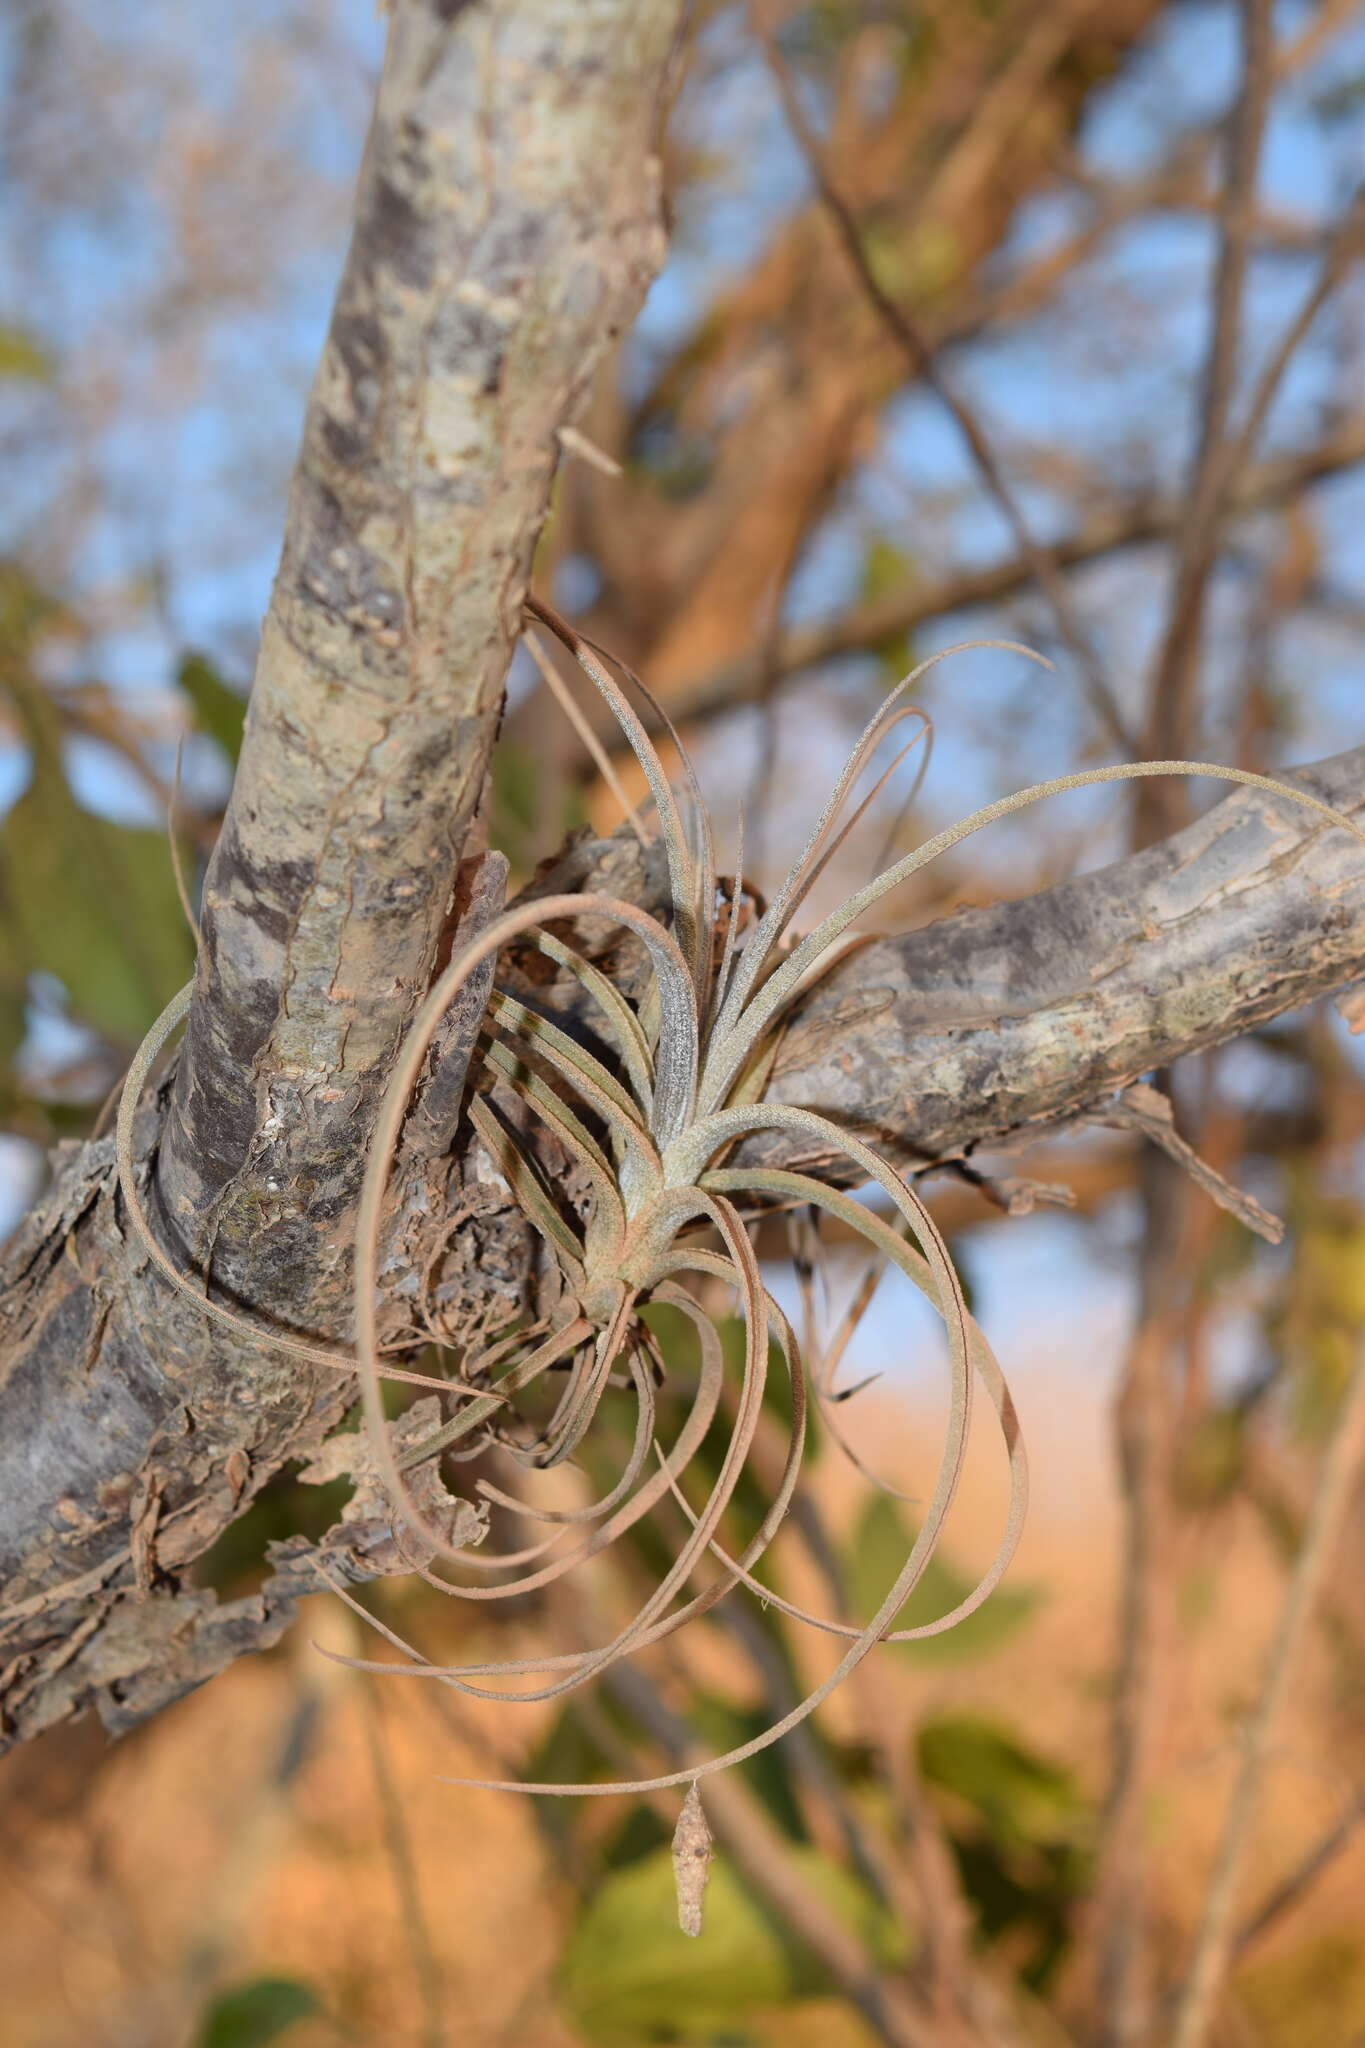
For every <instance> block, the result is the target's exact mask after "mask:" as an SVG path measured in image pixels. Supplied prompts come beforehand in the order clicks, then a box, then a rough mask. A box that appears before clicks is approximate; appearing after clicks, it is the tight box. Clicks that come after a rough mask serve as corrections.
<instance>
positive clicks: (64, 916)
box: [0, 565, 193, 1060]
mask: <svg viewBox="0 0 1365 2048" xmlns="http://www.w3.org/2000/svg"><path fill="white" fill-rule="evenodd" d="M70 623H71V622H70V621H69V620H68V619H67V617H66V615H65V614H64V613H63V611H62V610H61V608H60V607H59V606H57V605H56V604H55V603H53V602H52V601H51V600H50V599H49V598H48V597H47V596H46V594H45V593H44V592H43V591H41V590H40V589H39V588H38V587H37V586H36V585H35V584H34V583H33V582H32V580H31V579H30V578H29V577H27V576H26V575H25V574H24V572H23V571H22V570H20V569H18V568H17V567H15V566H14V565H7V566H6V567H5V568H4V570H3V572H0V698H3V701H4V705H5V708H6V709H7V710H8V712H9V714H10V716H11V719H12V721H13V725H14V727H15V729H16V730H17V732H18V735H19V737H20V738H21V740H22V741H23V743H24V745H25V748H26V751H27V754H28V763H29V776H28V784H27V787H26V788H25V789H24V791H23V793H22V794H21V795H20V796H19V798H18V799H17V801H16V802H15V803H14V804H12V805H11V807H10V809H9V810H8V811H7V812H6V814H5V816H4V818H3V820H0V927H2V928H3V936H0V1051H2V1052H3V1053H4V1054H5V1056H6V1057H7V1059H10V1060H12V1058H13V1056H14V1054H15V1052H16V1051H17V1049H18V1046H19V1044H20V1043H21V1041H22V1031H23V1009H24V1003H25V999H26V995H27V991H28V984H29V977H30V976H31V975H33V974H35V973H45V974H50V975H52V976H53V977H54V978H55V979H56V980H57V981H59V982H60V983H61V985H62V987H63V988H64V989H65V991H66V994H67V997H68V999H69V1001H70V1006H71V1010H72V1013H73V1015H74V1016H75V1017H76V1018H77V1019H79V1021H80V1022H82V1023H85V1024H88V1025H90V1026H91V1027H92V1028H93V1029H94V1030H96V1031H98V1032H99V1033H101V1034H102V1035H103V1036H104V1037H105V1038H107V1039H109V1040H111V1041H112V1042H113V1043H114V1044H116V1045H120V1046H125V1047H131V1046H133V1045H135V1044H136V1043H137V1041H138V1040H139V1039H140V1038H141V1037H142V1034H143V1032H144V1031H145V1030H146V1028H147V1026H148V1024H150V1022H151V1020H152V1018H153V1017H154V1016H155V1015H156V1013H157V1011H158V1010H159V1009H160V1008H161V1007H162V1006H163V1005H164V1004H165V1003H166V1002H167V1000H168V999H169V998H170V997H171V996H172V995H173V994H174V993H175V991H176V989H177V988H179V987H180V986H181V985H182V984H183V983H184V982H185V981H186V980H187V978H188V976H189V973H190V969H191V966H192V964H193V944H192V940H191V938H190V934H189V933H188V931H187V930H186V928H185V922H184V918H183V917H182V915H181V912H180V906H179V901H178V898H177V895H176V889H175V878H174V871H173V869H172V866H171V857H170V849H169V847H168V845H167V842H166V838H165V835H164V834H163V833H160V832H155V831H149V830H145V829H142V828H138V827H134V826H128V825H121V824H118V823H116V822H115V821H114V820H113V819H110V818H106V817H103V816H100V815H99V814H98V813H96V812H94V811H91V810H88V809H87V808H86V807H85V806H84V805H83V804H81V803H80V802H79V801H78V800H77V798H76V796H75V794H74V792H73V791H72V788H71V785H70V783H69V781H68V778H67V768H66V759H65V752H64V745H63V742H64V732H63V726H62V718H61V712H60V709H59V706H58V703H57V700H56V699H55V698H54V696H53V694H52V692H51V691H50V690H49V689H48V688H47V687H46V685H45V683H44V681H43V679H42V675H41V672H40V666H39V663H40V653H41V646H42V642H43V639H44V637H45V636H46V634H47V633H48V632H49V631H50V630H53V629H55V628H63V629H69V627H70Z"/></svg>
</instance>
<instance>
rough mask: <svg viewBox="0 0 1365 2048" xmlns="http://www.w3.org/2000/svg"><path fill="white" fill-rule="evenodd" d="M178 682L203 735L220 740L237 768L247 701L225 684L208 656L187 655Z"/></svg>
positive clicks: (220, 743)
mask: <svg viewBox="0 0 1365 2048" xmlns="http://www.w3.org/2000/svg"><path fill="white" fill-rule="evenodd" d="M175 679H176V681H177V682H178V683H179V685H180V687H181V689H182V690H183V691H184V692H185V695H186V696H187V697H188V698H189V700H190V702H191V704H192V705H193V706H194V722H195V724H196V726H197V727H198V728H199V730H200V732H204V733H207V734H208V736H209V738H210V739H211V740H217V742H218V744H219V746H220V747H221V748H222V750H223V752H224V753H225V754H226V755H227V757H228V759H229V761H231V762H232V763H233V765H234V767H235V766H236V762H237V756H238V754H239V753H240V752H241V750H242V727H243V725H244V724H245V722H246V698H245V697H243V696H241V695H240V694H239V692H238V691H236V690H234V689H232V688H230V687H229V685H228V684H227V683H225V682H224V681H223V678H222V676H221V675H220V674H219V673H218V670H217V669H216V668H215V666H214V664H213V663H212V662H211V661H210V660H209V658H208V656H207V655H206V654H187V655H185V656H184V657H183V658H182V660H181V663H180V666H179V668H178V669H177V670H176V677H175Z"/></svg>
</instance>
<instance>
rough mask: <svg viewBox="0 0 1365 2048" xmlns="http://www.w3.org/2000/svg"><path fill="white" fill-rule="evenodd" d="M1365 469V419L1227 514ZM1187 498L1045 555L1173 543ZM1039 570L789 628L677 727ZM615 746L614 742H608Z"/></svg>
mask: <svg viewBox="0 0 1365 2048" xmlns="http://www.w3.org/2000/svg"><path fill="white" fill-rule="evenodd" d="M1362 462H1365V421H1353V422H1350V423H1348V424H1346V425H1343V426H1342V427H1341V428H1340V429H1339V430H1338V431H1337V432H1335V433H1333V434H1331V435H1329V436H1328V437H1327V438H1326V439H1325V440H1323V441H1321V442H1319V443H1318V445H1317V446H1316V447H1313V448H1308V449H1302V450H1301V449H1295V450H1293V451H1292V453H1289V454H1285V455H1276V456H1271V457H1268V458H1267V459H1266V460H1265V461H1263V462H1260V463H1257V464H1255V465H1254V466H1253V467H1250V468H1248V469H1247V470H1246V471H1245V472H1244V473H1243V475H1242V477H1241V479H1240V481H1239V482H1238V483H1236V484H1234V485H1233V486H1231V487H1230V489H1229V493H1228V511H1229V513H1230V514H1233V515H1238V516H1243V517H1244V516H1245V515H1247V514H1248V513H1251V512H1259V511H1263V510H1266V509H1267V508H1269V507H1271V506H1275V505H1279V504H1283V503H1284V502H1285V501H1286V500H1287V499H1293V498H1295V497H1297V496H1298V495H1299V493H1301V492H1302V491H1304V490H1307V489H1309V488H1310V487H1311V486H1312V485H1313V484H1316V483H1320V482H1322V480H1323V479H1324V478H1326V477H1331V476H1335V475H1338V474H1339V473H1340V472H1341V471H1342V470H1346V469H1352V468H1354V467H1356V465H1358V464H1359V463H1362ZM1183 512H1184V499H1183V497H1181V498H1166V497H1157V496H1154V495H1148V496H1143V497H1135V498H1131V499H1129V500H1128V501H1127V502H1125V503H1122V504H1118V505H1114V506H1107V507H1105V508H1104V510H1102V511H1099V512H1096V513H1094V514H1093V515H1092V516H1091V517H1090V518H1089V519H1087V520H1085V521H1084V522H1083V523H1082V525H1081V526H1079V527H1078V528H1077V530H1076V531H1075V532H1074V533H1072V534H1069V535H1068V536H1067V537H1066V538H1065V539H1064V540H1061V541H1058V542H1055V543H1054V544H1053V545H1052V546H1051V547H1050V548H1049V550H1048V552H1049V554H1050V556H1051V558H1052V561H1053V563H1054V564H1055V565H1056V567H1057V568H1058V569H1082V568H1085V567H1087V566H1088V565H1089V564H1091V563H1092V562H1099V561H1103V560H1105V559H1106V557H1108V556H1109V555H1113V554H1118V553H1120V552H1121V551H1122V550H1123V549H1124V548H1132V547H1144V546H1147V545H1149V544H1150V543H1151V542H1153V541H1164V540H1169V539H1170V537H1171V535H1172V534H1173V533H1175V532H1176V531H1177V529H1178V527H1179V524H1180V521H1181V518H1182V516H1183ZM1032 579H1033V570H1032V566H1031V564H1030V563H1029V561H1028V560H1027V558H1026V557H1025V556H1023V555H1010V556H1008V557H1007V558H1006V559H1005V560H1003V561H1000V562H993V563H989V564H988V565H987V566H986V567H984V568H980V569H965V570H961V571H958V572H955V573H951V574H949V575H945V576H935V577H928V576H926V577H925V579H924V580H923V582H916V583H912V584H909V585H908V586H907V588H905V589H903V590H896V591H892V592H890V593H889V594H888V595H887V596H886V597H882V598H878V599H877V600H876V601H875V602H874V603H870V604H860V605H857V606H855V607H854V608H853V609H851V610H849V611H846V612H841V613H839V614H838V615H837V617H834V618H831V619H822V620H818V621H816V622H815V623H814V624H812V625H803V626H792V627H789V628H788V629H787V630H786V631H785V632H782V633H779V634H777V635H776V636H775V637H774V639H773V641H772V643H771V646H770V648H769V649H768V651H767V653H766V655H764V656H762V657H760V655H758V654H745V655H744V656H742V657H741V658H740V659H739V660H737V661H732V662H726V663H725V664H723V665H722V666H720V667H718V668H714V669H711V670H709V671H708V672H707V673H705V674H701V675H697V676H694V677H693V678H692V679H691V680H690V681H687V682H683V683H680V684H679V685H678V687H677V688H676V689H674V690H672V691H670V692H669V697H668V707H669V712H670V715H671V716H672V717H673V718H674V719H675V720H676V721H677V722H678V723H679V724H682V723H685V722H686V721H688V720H692V719H703V718H708V717H714V716H715V715H716V714H717V713H718V712H722V711H726V710H728V709H730V708H731V706H733V705H736V704H745V703H750V702H752V701H753V700H754V699H755V698H756V697H757V696H758V695H759V694H760V693H761V691H762V690H763V688H764V687H765V684H767V683H768V682H769V680H771V681H774V682H775V681H780V680H782V679H783V678H785V677H787V676H792V675H798V674H800V673H801V671H802V670H804V669H812V668H818V667H819V666H820V665H821V663H823V662H827V661H837V660H839V659H840V657H841V656H843V655H847V654H863V653H866V652H868V651H869V650H870V649H872V648H875V647H877V646H878V645H879V644H880V643H881V642H882V641H884V640H888V639H891V638H892V637H893V636H895V635H897V634H901V633H913V632H914V630H915V629H916V627H918V626H923V625H925V624H927V623H928V621H929V620H930V619H941V618H946V617H947V616H948V615H949V614H950V613H953V612H960V611H970V610H973V609H975V608H976V607H978V606H981V605H995V604H1003V603H1005V602H1006V601H1007V600H1009V599H1010V598H1015V597H1018V596H1020V595H1021V593H1022V592H1024V591H1026V590H1027V589H1028V587H1029V584H1030V583H1031V581H1032ZM608 744H612V742H611V741H610V740H609V742H608Z"/></svg>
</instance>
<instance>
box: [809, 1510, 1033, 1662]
mask: <svg viewBox="0 0 1365 2048" xmlns="http://www.w3.org/2000/svg"><path fill="white" fill-rule="evenodd" d="M914 1540H915V1533H914V1530H913V1529H912V1527H911V1526H910V1522H909V1520H908V1518H907V1517H906V1516H905V1515H903V1514H902V1513H901V1510H900V1508H899V1507H898V1506H897V1505H896V1503H895V1501H894V1500H892V1499H891V1498H890V1497H889V1496H888V1495H886V1494H876V1495H874V1496H873V1498H872V1499H871V1500H869V1502H868V1504H867V1506H866V1507H865V1508H864V1510H863V1512H862V1515H861V1517H860V1518H859V1521H858V1524H857V1527H856V1529H855V1532H854V1536H853V1540H852V1542H851V1544H850V1546H849V1558H848V1577H849V1604H850V1609H851V1612H852V1615H853V1617H854V1618H855V1619H859V1620H862V1621H864V1622H866V1621H867V1620H868V1619H869V1618H870V1617H871V1616H872V1615H873V1614H875V1613H876V1611H877V1609H878V1608H879V1607H880V1605H881V1603H882V1601H883V1600H884V1599H885V1598H886V1596H887V1594H888V1592H889V1591H890V1589H891V1586H892V1583H893V1581H894V1580H895V1578H896V1576H897V1574H898V1573H899V1572H900V1570H901V1568H902V1566H903V1565H904V1563H905V1560H906V1558H907V1557H908V1556H909V1555H910V1550H911V1546H912V1545H913V1543H914ZM975 1584H976V1578H975V1576H974V1575H973V1574H969V1573H966V1572H963V1571H960V1570H959V1569H958V1568H957V1566H956V1565H955V1564H954V1563H953V1561H952V1558H951V1557H950V1556H948V1555H947V1554H946V1553H945V1552H944V1551H943V1550H942V1549H939V1550H936V1551H935V1552H934V1554H933V1556H932V1557H931V1558H930V1560H929V1563H928V1565H927V1566H926V1568H925V1571H924V1575H923V1577H922V1578H921V1579H920V1582H919V1584H918V1586H916V1588H915V1590H914V1592H913V1593H912V1594H911V1595H910V1598H909V1599H908V1600H907V1601H906V1603H905V1605H904V1607H902V1609H901V1611H900V1613H899V1614H898V1615H897V1617H896V1620H895V1623H894V1626H895V1627H896V1628H919V1627H921V1626H922V1625H923V1624H924V1623H925V1622H928V1621H935V1620H937V1619H938V1617H939V1616H940V1615H941V1614H947V1613H948V1612H950V1610H951V1609H952V1608H954V1607H956V1606H957V1604H958V1602H959V1601H961V1600H965V1599H966V1597H967V1595H968V1594H969V1593H970V1592H971V1590H972V1587H973V1586H974V1585H975ZM1043 1598H1044V1593H1043V1589H1042V1587H1040V1586H1033V1585H1028V1584H1021V1583H1019V1582H1018V1581H1016V1580H1014V1579H1011V1580H1010V1581H1009V1582H1008V1583H1007V1584H1006V1585H1004V1586H998V1587H997V1588H996V1590H995V1592H994V1593H992V1594H991V1596H990V1598H989V1600H986V1601H985V1602H984V1603H983V1604H982V1605H981V1606H980V1607H978V1608H977V1610H976V1612H975V1613H974V1614H969V1615H968V1616H967V1618H966V1620H965V1621H960V1622H958V1623H957V1625H956V1627H954V1628H950V1629H947V1630H945V1631H944V1633H943V1634H942V1635H939V1636H925V1637H923V1638H922V1639H921V1640H920V1641H919V1642H916V1643H895V1644H890V1645H888V1648H889V1649H890V1650H892V1651H893V1652H895V1653H898V1654H899V1655H900V1656H903V1657H913V1658H916V1659H918V1660H919V1661H920V1662H921V1663H925V1664H957V1663H965V1662H969V1661H970V1660H971V1659H973V1658H976V1657H984V1656H988V1655H989V1654H990V1653H991V1652H992V1651H993V1650H998V1649H1000V1648H1001V1647H1002V1645H1004V1644H1005V1643H1007V1642H1008V1641H1009V1640H1010V1638H1011V1636H1013V1635H1014V1634H1015V1633H1016V1632H1017V1631H1018V1630H1019V1629H1020V1628H1022V1626H1023V1625H1024V1623H1025V1622H1026V1621H1027V1620H1028V1619H1029V1617H1030V1615H1031V1614H1033V1612H1034V1611H1035V1609H1036V1608H1037V1607H1038V1605H1039V1604H1040V1602H1041V1601H1042V1599H1043Z"/></svg>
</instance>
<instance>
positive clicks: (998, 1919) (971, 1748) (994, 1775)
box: [917, 1714, 1095, 1990]
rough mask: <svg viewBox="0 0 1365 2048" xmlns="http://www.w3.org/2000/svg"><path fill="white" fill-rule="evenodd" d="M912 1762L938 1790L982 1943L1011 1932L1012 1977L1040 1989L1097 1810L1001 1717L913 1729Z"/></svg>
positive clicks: (956, 1718)
mask: <svg viewBox="0 0 1365 2048" xmlns="http://www.w3.org/2000/svg"><path fill="white" fill-rule="evenodd" d="M917 1747H918V1755H919V1767H920V1771H921V1773H922V1775H923V1778H924V1781H925V1783H926V1784H927V1785H929V1786H930V1787H932V1788H933V1790H934V1791H935V1793H936V1794H937V1795H938V1796H939V1797H940V1799H941V1801H942V1803H943V1805H944V1807H945V1809H946V1814H945V1819H946V1825H947V1828H948V1834H949V1839H950V1841H951V1842H952V1846H953V1852H954V1854H955V1856H956V1858H957V1862H958V1868H959V1871H960V1873H961V1876H962V1882H963V1887H964V1889H965V1891H966V1894H967V1897H968V1898H969V1900H970V1901H971V1904H972V1906H973V1908H974V1910H975V1912H976V1916H977V1925H978V1927H979V1929H980V1932H981V1934H982V1935H983V1937H984V1938H985V1939H986V1940H988V1941H997V1940H1000V1939H1001V1938H1002V1937H1004V1936H1009V1937H1010V1938H1011V1941H1012V1943H1013V1945H1014V1951H1015V1965H1016V1968H1017V1969H1018V1972H1019V1975H1020V1976H1021V1977H1022V1978H1023V1979H1024V1981H1025V1983H1027V1984H1029V1985H1030V1986H1031V1987H1032V1988H1033V1989H1035V1990H1040V1989H1042V1988H1043V1987H1044V1986H1045V1985H1046V1983H1047V1981H1048V1979H1049V1978H1050V1977H1051V1976H1052V1975H1053V1974H1054V1973H1055V1971H1056V1967H1057V1964H1058V1963H1059V1962H1060V1960H1061V1957H1062V1956H1063V1954H1064V1953H1065V1950H1066V1947H1067V1942H1068V1939H1069V1933H1070V1924H1071V1914H1072V1910H1073V1908H1074V1907H1075V1905H1076V1903H1077V1901H1078V1900H1079V1899H1081V1898H1083V1897H1084V1895H1085V1891H1086V1888H1087V1885H1088V1883H1089V1879H1090V1870H1091V1850H1092V1841H1093V1835H1094V1825H1095V1816H1094V1814H1093V1812H1092V1810H1091V1808H1090V1805H1089V1803H1088V1801H1087V1800H1086V1799H1085V1797H1084V1795H1083V1793H1082V1791H1081V1789H1080V1787H1079V1785H1078V1783H1077V1781H1076V1779H1075V1777H1074V1775H1073V1774H1072V1773H1071V1772H1070V1771H1069V1770H1067V1769H1066V1768H1065V1767H1064V1766H1063V1765H1061V1764H1057V1763H1054V1762H1053V1761H1051V1760H1050V1759H1049V1758H1047V1757H1045V1756H1043V1755H1041V1754H1040V1753H1039V1752H1038V1751H1037V1750H1034V1749H1031V1748H1029V1747H1028V1746H1027V1745H1026V1744H1025V1743H1023V1742H1021V1741H1020V1740H1019V1739H1018V1737H1017V1736H1016V1735H1014V1734H1013V1733H1012V1731H1011V1730H1010V1729H1009V1728H1007V1727H1005V1726H1004V1725H1003V1724H1002V1723H1000V1722H997V1721H993V1720H990V1719H988V1718H986V1717H985V1716H983V1715H978V1714H949V1715H944V1716H941V1717H940V1718H938V1719H935V1720H932V1721H926V1722H925V1723H924V1725H923V1726H922V1727H921V1729H920V1731H919V1740H918V1745H917Z"/></svg>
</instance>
